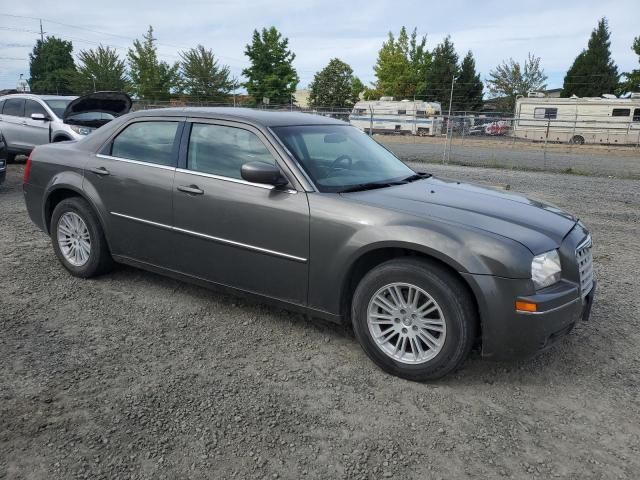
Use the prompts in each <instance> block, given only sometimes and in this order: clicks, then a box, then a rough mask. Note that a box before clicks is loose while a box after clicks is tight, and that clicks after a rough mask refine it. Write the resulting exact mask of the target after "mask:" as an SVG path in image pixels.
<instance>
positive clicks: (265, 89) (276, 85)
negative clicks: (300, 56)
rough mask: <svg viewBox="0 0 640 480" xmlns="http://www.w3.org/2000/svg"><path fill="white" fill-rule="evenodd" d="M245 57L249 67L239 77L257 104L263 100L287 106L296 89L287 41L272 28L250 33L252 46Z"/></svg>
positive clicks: (296, 81) (295, 76)
mask: <svg viewBox="0 0 640 480" xmlns="http://www.w3.org/2000/svg"><path fill="white" fill-rule="evenodd" d="M245 55H246V56H247V57H249V61H250V62H251V66H250V67H249V68H245V69H244V70H243V71H242V74H243V75H244V76H245V77H247V82H246V83H245V84H244V86H245V87H246V89H247V92H248V93H249V95H251V96H252V97H253V98H254V100H255V101H256V102H262V99H263V98H264V97H266V98H268V99H269V103H270V104H272V105H278V104H288V103H289V102H291V96H292V95H293V93H294V92H295V91H296V86H297V85H298V81H299V78H298V74H297V72H296V70H295V69H294V68H293V60H294V59H295V58H296V56H295V54H294V53H293V52H291V50H289V40H288V39H287V38H283V37H282V35H281V34H280V32H278V30H276V28H275V27H271V28H269V29H266V28H263V29H262V32H258V30H254V31H253V38H252V40H251V44H250V45H247V47H246V49H245Z"/></svg>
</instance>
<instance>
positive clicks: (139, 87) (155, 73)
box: [127, 26, 179, 100]
mask: <svg viewBox="0 0 640 480" xmlns="http://www.w3.org/2000/svg"><path fill="white" fill-rule="evenodd" d="M142 38H143V41H142V42H141V41H140V40H135V41H134V42H133V48H130V49H129V52H128V54H127V58H128V60H129V76H130V77H131V84H132V91H133V93H134V95H135V96H136V97H138V98H140V99H145V100H168V99H169V97H170V96H171V93H172V92H173V91H175V90H177V88H178V86H179V85H178V84H179V76H178V68H179V65H178V64H177V63H176V64H174V65H169V64H168V63H166V62H163V61H160V60H158V53H157V47H156V38H155V37H154V36H153V27H152V26H149V30H147V33H146V34H144V36H143V37H142Z"/></svg>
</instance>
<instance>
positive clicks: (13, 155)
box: [7, 152, 18, 164]
mask: <svg viewBox="0 0 640 480" xmlns="http://www.w3.org/2000/svg"><path fill="white" fill-rule="evenodd" d="M17 156H18V154H17V153H14V152H7V164H9V163H16V157H17Z"/></svg>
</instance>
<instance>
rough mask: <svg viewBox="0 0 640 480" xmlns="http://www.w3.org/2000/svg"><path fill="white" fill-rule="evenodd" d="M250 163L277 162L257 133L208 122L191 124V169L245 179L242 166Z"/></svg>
mask: <svg viewBox="0 0 640 480" xmlns="http://www.w3.org/2000/svg"><path fill="white" fill-rule="evenodd" d="M248 162H265V163H270V164H273V165H275V164H276V161H275V159H274V158H273V155H271V152H270V151H269V150H268V149H267V147H266V146H265V145H264V143H262V141H261V140H260V139H259V138H258V136H257V135H256V134H255V133H253V132H250V131H248V130H244V129H242V128H236V127H227V126H224V125H210V124H206V123H194V124H193V126H192V127H191V137H190V138H189V153H188V155H187V169H189V170H194V171H197V172H202V173H209V174H211V175H219V176H221V177H228V178H236V179H241V178H242V174H241V168H242V165H244V164H245V163H248Z"/></svg>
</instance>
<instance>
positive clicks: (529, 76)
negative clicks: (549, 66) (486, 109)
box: [487, 53, 547, 111]
mask: <svg viewBox="0 0 640 480" xmlns="http://www.w3.org/2000/svg"><path fill="white" fill-rule="evenodd" d="M546 81H547V76H546V75H545V73H544V70H543V69H542V68H541V67H540V57H536V56H535V55H532V54H531V53H529V55H528V56H527V60H526V61H525V62H524V65H520V63H518V62H516V61H515V60H514V59H513V58H510V59H509V60H508V61H503V62H502V63H501V64H500V65H498V66H497V67H496V68H495V69H494V70H491V71H490V72H489V78H488V79H487V87H488V88H489V92H490V94H491V95H492V96H493V97H497V98H499V100H500V102H498V108H499V109H500V110H502V111H512V110H513V109H514V107H515V104H516V97H517V96H518V95H523V96H525V95H527V93H528V92H530V91H535V90H544V89H545V88H547V84H546Z"/></svg>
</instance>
